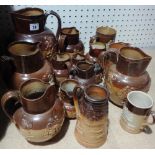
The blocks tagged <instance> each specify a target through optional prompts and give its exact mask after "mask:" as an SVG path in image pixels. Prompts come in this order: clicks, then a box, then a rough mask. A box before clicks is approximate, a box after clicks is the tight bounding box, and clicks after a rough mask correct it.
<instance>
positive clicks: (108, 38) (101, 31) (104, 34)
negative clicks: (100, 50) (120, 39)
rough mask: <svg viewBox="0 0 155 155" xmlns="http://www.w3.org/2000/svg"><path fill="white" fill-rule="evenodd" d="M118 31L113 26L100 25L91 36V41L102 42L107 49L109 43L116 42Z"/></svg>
mask: <svg viewBox="0 0 155 155" xmlns="http://www.w3.org/2000/svg"><path fill="white" fill-rule="evenodd" d="M116 33H117V32H116V30H115V29H113V28H111V27H108V26H106V27H103V26H101V27H98V28H97V29H96V35H95V36H93V37H91V39H90V43H93V42H102V43H104V45H105V50H107V49H108V48H109V45H110V44H111V43H114V42H115V38H116Z"/></svg>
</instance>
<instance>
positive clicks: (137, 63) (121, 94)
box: [100, 47, 151, 107]
mask: <svg viewBox="0 0 155 155" xmlns="http://www.w3.org/2000/svg"><path fill="white" fill-rule="evenodd" d="M150 60H151V57H150V56H149V55H147V54H146V53H144V52H143V51H142V50H141V49H139V48H135V47H123V48H121V49H120V51H119V52H116V51H115V50H110V51H107V52H106V53H104V54H102V55H100V61H101V63H102V66H103V67H104V71H105V84H106V86H107V88H108V90H109V92H110V100H111V101H112V102H113V103H114V104H115V105H117V106H120V107H122V106H123V104H124V102H125V100H126V97H127V94H128V93H129V92H130V91H132V90H140V91H144V92H148V91H149V88H150V84H151V78H150V76H149V74H148V72H147V71H146V68H147V66H148V64H149V63H150ZM111 62H113V63H111Z"/></svg>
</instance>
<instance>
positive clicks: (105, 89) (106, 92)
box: [84, 84, 109, 104]
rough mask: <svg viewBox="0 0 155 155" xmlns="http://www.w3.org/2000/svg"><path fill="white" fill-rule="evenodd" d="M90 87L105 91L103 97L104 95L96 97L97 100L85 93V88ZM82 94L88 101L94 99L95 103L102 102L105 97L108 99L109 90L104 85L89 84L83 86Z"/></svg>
mask: <svg viewBox="0 0 155 155" xmlns="http://www.w3.org/2000/svg"><path fill="white" fill-rule="evenodd" d="M90 87H97V88H100V89H103V90H104V92H105V94H106V95H105V97H104V98H103V99H98V100H96V99H94V98H92V97H90V96H89V95H88V94H87V93H86V92H87V90H88V89H89V88H90ZM84 94H85V96H86V98H87V99H88V100H89V101H94V102H95V103H96V104H101V103H102V102H103V101H105V100H106V99H109V91H108V89H107V88H106V87H105V86H101V85H98V84H90V85H88V86H86V87H85V88H84Z"/></svg>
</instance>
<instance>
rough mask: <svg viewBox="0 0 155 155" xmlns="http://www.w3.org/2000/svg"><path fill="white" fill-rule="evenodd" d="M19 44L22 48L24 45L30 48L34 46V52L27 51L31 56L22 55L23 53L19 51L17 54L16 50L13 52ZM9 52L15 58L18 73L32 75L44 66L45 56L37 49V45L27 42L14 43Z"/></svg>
mask: <svg viewBox="0 0 155 155" xmlns="http://www.w3.org/2000/svg"><path fill="white" fill-rule="evenodd" d="M17 44H21V46H22V44H23V45H28V46H29V45H30V46H34V51H29V50H28V49H27V52H28V53H30V54H26V53H25V54H22V51H21V53H20V50H18V51H17V53H16V49H12V50H11V48H12V47H13V46H14V45H15V46H16V45H17ZM23 48H24V47H23ZM8 51H9V52H10V54H11V55H12V57H13V58H14V64H15V67H16V72H18V73H23V74H30V73H33V72H36V71H38V70H39V69H40V68H42V67H43V65H44V60H43V56H42V54H41V52H40V51H39V49H38V48H37V47H36V44H33V43H27V42H14V43H11V44H10V45H9V47H8Z"/></svg>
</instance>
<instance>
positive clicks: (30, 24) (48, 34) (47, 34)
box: [10, 7, 61, 58]
mask: <svg viewBox="0 0 155 155" xmlns="http://www.w3.org/2000/svg"><path fill="white" fill-rule="evenodd" d="M10 14H11V17H12V21H13V24H14V27H15V40H16V41H28V42H32V43H35V42H40V48H41V50H42V53H43V55H44V57H45V58H48V57H49V56H51V53H52V52H53V51H56V50H57V48H58V37H59V35H60V31H61V19H60V16H59V15H58V14H57V13H56V12H54V11H52V10H51V11H50V12H49V13H47V12H44V11H43V10H42V9H40V8H30V7H28V8H24V9H20V10H17V11H13V12H11V13H10ZM49 15H53V16H55V17H56V18H57V20H58V28H57V32H56V35H54V34H53V32H52V31H51V30H50V29H48V28H47V27H45V24H46V20H47V18H48V17H49Z"/></svg>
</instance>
